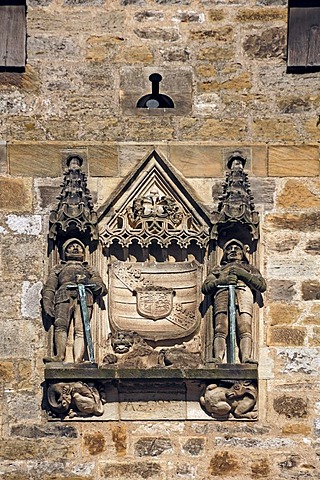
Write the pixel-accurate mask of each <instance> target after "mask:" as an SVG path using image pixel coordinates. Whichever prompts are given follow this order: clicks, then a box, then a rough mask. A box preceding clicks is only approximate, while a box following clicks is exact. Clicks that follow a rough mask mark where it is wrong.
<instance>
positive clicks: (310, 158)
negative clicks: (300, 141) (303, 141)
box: [268, 137, 319, 177]
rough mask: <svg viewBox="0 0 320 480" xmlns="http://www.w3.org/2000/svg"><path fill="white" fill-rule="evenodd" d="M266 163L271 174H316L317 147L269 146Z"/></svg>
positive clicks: (296, 175) (293, 175)
mask: <svg viewBox="0 0 320 480" xmlns="http://www.w3.org/2000/svg"><path fill="white" fill-rule="evenodd" d="M287 138H288V137H287ZM268 165H269V175H271V176H278V177H282V176H284V177H285V176H289V177H314V176H318V175H319V148H318V146H315V145H292V146H281V145H279V146H270V147H269V162H268Z"/></svg>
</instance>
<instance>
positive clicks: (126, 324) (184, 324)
mask: <svg viewBox="0 0 320 480" xmlns="http://www.w3.org/2000/svg"><path fill="white" fill-rule="evenodd" d="M201 273H202V272H201V265H199V264H198V262H196V261H192V262H181V263H180V262H176V263H166V262H164V263H142V262H135V263H130V262H120V261H117V262H114V263H112V264H111V265H110V267H109V321H110V325H111V328H112V330H113V331H133V332H137V333H138V334H139V335H140V336H141V337H142V338H144V339H146V340H152V341H162V340H174V339H179V338H181V339H183V338H185V337H189V336H190V335H192V334H193V333H195V332H196V331H197V329H198V327H199V324H200V312H199V305H200V302H201V292H200V287H201V278H202V275H201Z"/></svg>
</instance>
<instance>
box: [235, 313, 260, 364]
mask: <svg viewBox="0 0 320 480" xmlns="http://www.w3.org/2000/svg"><path fill="white" fill-rule="evenodd" d="M238 335H239V340H240V345H239V349H240V358H241V363H251V362H252V363H256V362H255V361H254V360H252V358H251V355H252V316H251V315H250V314H249V313H241V314H240V315H239V317H238Z"/></svg>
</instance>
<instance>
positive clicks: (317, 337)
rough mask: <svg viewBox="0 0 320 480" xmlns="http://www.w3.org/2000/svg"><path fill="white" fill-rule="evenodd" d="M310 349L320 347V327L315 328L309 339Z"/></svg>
mask: <svg viewBox="0 0 320 480" xmlns="http://www.w3.org/2000/svg"><path fill="white" fill-rule="evenodd" d="M309 346H310V347H319V346H320V327H314V328H313V331H312V335H311V336H310V338H309Z"/></svg>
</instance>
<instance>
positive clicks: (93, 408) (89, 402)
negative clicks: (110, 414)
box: [47, 382, 103, 418]
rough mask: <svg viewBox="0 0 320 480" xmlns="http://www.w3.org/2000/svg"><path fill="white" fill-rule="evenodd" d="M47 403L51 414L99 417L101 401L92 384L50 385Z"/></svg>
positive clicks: (101, 409) (101, 408)
mask: <svg viewBox="0 0 320 480" xmlns="http://www.w3.org/2000/svg"><path fill="white" fill-rule="evenodd" d="M47 395H48V402H49V405H50V408H51V410H52V411H53V412H55V413H58V414H62V415H68V416H69V417H70V418H71V417H75V416H89V415H95V416H98V417H99V416H101V415H102V414H103V399H102V397H101V394H100V392H99V390H98V389H97V388H96V387H95V386H94V385H93V384H87V383H83V382H71V383H62V382H61V383H52V384H50V385H49V387H48V392H47Z"/></svg>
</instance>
